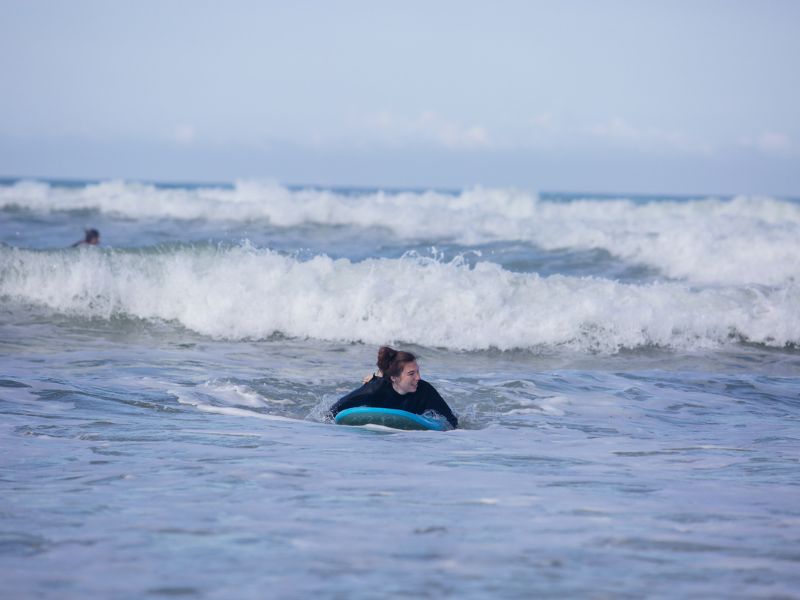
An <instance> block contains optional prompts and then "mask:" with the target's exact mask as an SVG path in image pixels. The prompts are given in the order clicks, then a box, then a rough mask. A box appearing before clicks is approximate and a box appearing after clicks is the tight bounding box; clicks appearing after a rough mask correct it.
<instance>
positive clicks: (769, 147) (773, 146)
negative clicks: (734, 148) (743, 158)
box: [741, 131, 795, 156]
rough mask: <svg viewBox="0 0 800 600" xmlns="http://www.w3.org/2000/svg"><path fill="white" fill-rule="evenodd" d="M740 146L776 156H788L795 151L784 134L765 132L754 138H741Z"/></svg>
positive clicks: (792, 143) (791, 142) (792, 144)
mask: <svg viewBox="0 0 800 600" xmlns="http://www.w3.org/2000/svg"><path fill="white" fill-rule="evenodd" d="M741 145H742V146H743V147H745V148H750V149H754V150H757V151H758V152H762V153H764V154H772V155H778V156H788V155H790V154H792V153H793V152H794V150H795V144H794V142H793V141H792V138H790V137H789V136H788V135H786V134H785V133H777V132H774V131H765V132H763V133H762V134H761V135H759V136H757V137H756V138H743V139H742V140H741Z"/></svg>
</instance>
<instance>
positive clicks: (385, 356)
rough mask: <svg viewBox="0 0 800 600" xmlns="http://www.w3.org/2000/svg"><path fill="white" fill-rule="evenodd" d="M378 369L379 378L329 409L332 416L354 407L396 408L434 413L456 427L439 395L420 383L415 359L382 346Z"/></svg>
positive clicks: (456, 423)
mask: <svg viewBox="0 0 800 600" xmlns="http://www.w3.org/2000/svg"><path fill="white" fill-rule="evenodd" d="M378 369H379V371H378V375H375V376H373V377H372V379H370V380H369V381H367V382H366V383H365V384H364V385H362V386H361V387H360V388H358V389H357V390H353V391H352V392H350V393H349V394H347V395H346V396H345V397H344V398H341V399H340V400H339V401H337V402H336V403H335V404H334V405H333V406H331V409H330V411H331V416H334V417H335V416H336V415H337V414H338V413H340V412H341V411H343V410H345V409H347V408H353V407H355V406H374V407H378V408H396V409H400V410H405V411H407V412H411V413H415V414H418V415H421V414H423V413H424V412H425V411H428V410H433V411H436V412H437V413H439V414H440V415H442V416H443V417H445V418H446V419H447V420H448V421H449V422H450V425H452V426H453V428H456V427H458V419H457V418H456V416H455V415H454V414H453V411H451V410H450V407H449V406H447V403H446V402H445V401H444V400H443V399H442V397H441V396H440V395H439V392H437V391H436V389H434V387H433V386H432V385H431V384H430V383H428V382H427V381H423V380H422V379H420V376H419V367H418V366H417V357H416V356H414V355H413V354H411V353H410V352H403V351H402V350H394V349H393V348H390V347H389V346H381V348H380V349H379V350H378Z"/></svg>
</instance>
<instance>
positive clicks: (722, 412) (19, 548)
mask: <svg viewBox="0 0 800 600" xmlns="http://www.w3.org/2000/svg"><path fill="white" fill-rule="evenodd" d="M90 227H92V228H96V229H98V230H99V231H100V233H101V244H100V245H99V246H96V247H72V244H73V243H74V242H76V241H78V240H79V239H81V238H82V237H83V231H84V229H86V228H90ZM383 344H392V345H395V346H397V347H400V348H404V349H408V350H411V351H413V352H415V353H416V354H418V355H419V357H420V367H421V370H422V376H423V378H424V379H426V380H427V381H429V382H430V383H432V384H433V385H434V386H435V387H436V388H437V390H439V391H440V393H441V394H442V396H443V397H444V398H445V400H446V401H447V402H448V404H449V405H450V406H451V407H452V408H453V409H454V411H455V412H456V413H457V414H458V416H459V422H460V424H461V427H460V428H459V429H458V430H455V431H452V432H447V433H435V432H419V433H416V432H415V433H408V432H403V433H398V432H392V431H391V430H389V431H386V430H384V431H378V430H370V429H363V428H348V427H343V426H336V425H333V424H332V423H330V422H329V419H328V416H327V412H326V409H327V407H328V406H330V405H331V404H332V403H333V402H334V401H335V400H336V399H338V398H339V397H341V396H342V395H344V394H345V393H347V392H348V391H350V390H352V389H354V388H355V387H357V386H358V385H359V382H360V381H361V378H362V377H363V376H364V375H367V374H368V373H370V372H372V370H374V361H375V353H376V351H377V348H378V346H380V345H383ZM799 344H800V202H798V201H797V200H796V199H791V198H775V197H758V196H734V197H706V196H696V197H691V196H686V197H656V196H631V195H624V194H620V195H616V196H607V195H593V194H566V193H564V194H560V193H541V194H538V193H534V192H530V191H526V190H515V189H496V188H480V187H476V188H471V189H465V190H412V189H406V190H403V189H400V190H396V189H359V188H349V189H348V188H325V187H319V186H316V187H315V186H285V185H280V184H278V183H275V182H259V181H242V182H235V183H232V184H219V185H206V184H152V183H137V182H126V181H99V182H79V181H75V182H57V181H37V180H5V181H0V415H1V416H2V417H1V418H0V444H2V449H3V451H2V453H0V454H1V456H2V458H0V470H1V471H2V477H0V495H1V496H2V498H3V501H2V507H1V508H2V510H0V574H2V575H3V579H4V587H5V589H6V590H7V592H8V594H9V597H20V598H22V597H36V598H85V597H115V598H142V597H148V598H149V597H152V598H173V597H176V596H181V597H183V596H188V597H196V598H229V597H239V598H262V597H264V595H265V594H267V595H270V594H273V595H276V596H277V597H298V598H300V597H308V596H310V595H314V596H315V597H319V598H341V597H348V598H375V597H397V596H402V595H408V596H413V597H420V598H425V597H437V598H440V597H451V596H452V597H459V598H485V597H490V596H493V597H503V598H517V597H519V598H527V597H531V596H536V597H543V598H561V597H565V596H566V597H590V598H612V597H613V598H691V597H697V598H701V597H702V598H708V597H725V598H797V597H800V596H797V594H796V591H795V590H797V589H800V577H798V575H797V573H798V572H800V571H799V570H798V562H799V561H800V555H798V553H797V552H796V551H795V550H794V548H796V547H797V545H798V542H800V511H798V509H797V507H796V504H797V503H796V498H797V489H798V487H797V486H798V485H800V443H798V442H800V425H799V423H798V421H800V349H798V345H799Z"/></svg>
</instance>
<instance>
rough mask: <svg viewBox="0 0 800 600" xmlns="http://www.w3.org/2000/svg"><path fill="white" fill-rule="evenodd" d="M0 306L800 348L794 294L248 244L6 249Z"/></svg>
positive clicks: (226, 332)
mask: <svg viewBox="0 0 800 600" xmlns="http://www.w3.org/2000/svg"><path fill="white" fill-rule="evenodd" d="M0 298H2V300H3V302H4V303H8V302H12V301H13V302H22V303H25V304H27V305H30V306H34V307H38V309H44V310H46V311H48V312H54V313H58V314H65V315H72V316H75V317H79V318H101V319H111V318H116V317H125V318H136V319H144V320H160V321H171V322H175V323H178V324H180V325H182V326H184V327H187V328H189V329H191V330H193V331H196V332H198V333H201V334H204V335H208V336H211V337H213V338H220V339H231V340H241V339H265V338H268V337H270V336H272V335H275V334H281V335H285V336H289V337H298V338H316V339H321V340H340V341H360V342H365V343H369V344H380V343H386V342H389V341H401V342H407V343H417V344H422V345H426V346H436V347H447V348H452V349H460V350H483V349H489V348H498V349H502V350H507V349H514V348H523V349H536V348H548V347H566V348H574V349H576V350H579V351H600V352H616V351H619V350H620V349H623V348H639V347H646V346H658V347H665V348H676V349H677V348H681V349H697V348H709V347H716V346H719V345H723V344H728V343H732V342H749V343H756V344H765V345H768V346H777V347H780V346H785V345H797V344H798V343H800V314H798V311H797V307H798V306H800V285H799V284H798V283H797V282H795V281H790V282H787V283H785V284H783V285H780V286H772V287H767V286H753V285H751V286H712V287H706V288H697V287H692V286H689V285H687V284H685V283H673V282H665V283H651V284H646V285H635V284H623V283H619V282H615V281H610V280H604V279H596V278H578V277H566V276H560V275H557V276H550V277H540V276H538V275H537V274H531V273H513V272H510V271H507V270H504V269H503V268H501V267H500V266H498V265H496V264H494V263H489V262H479V263H477V264H476V265H474V266H468V265H467V264H466V263H464V262H463V261H460V260H455V261H449V262H442V261H438V260H435V259H430V258H419V257H406V258H402V259H370V260H365V261H363V262H357V263H354V262H351V261H350V260H347V259H338V260H333V259H331V258H329V257H327V256H316V257H313V258H311V259H310V260H299V259H297V258H295V257H292V256H287V255H284V254H280V253H277V252H274V251H271V250H265V249H258V248H254V247H252V246H250V245H249V244H243V245H241V246H238V247H233V248H218V247H199V248H195V247H178V248H174V247H173V248H169V249H164V250H163V251H160V252H137V251H115V250H108V249H106V250H99V251H98V250H97V249H94V248H91V249H84V250H59V251H30V250H22V249H16V248H8V247H2V248H0Z"/></svg>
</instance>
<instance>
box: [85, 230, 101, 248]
mask: <svg viewBox="0 0 800 600" xmlns="http://www.w3.org/2000/svg"><path fill="white" fill-rule="evenodd" d="M83 243H84V244H88V245H89V246H96V245H97V244H99V243H100V232H99V231H97V229H87V230H86V236H85V237H84V238H83Z"/></svg>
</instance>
